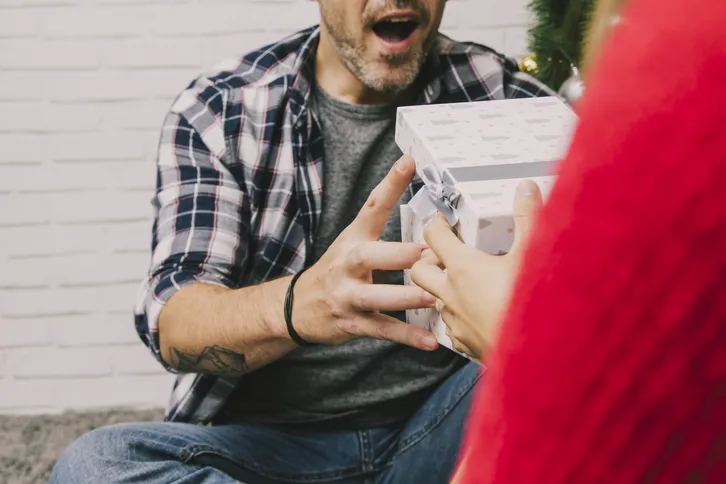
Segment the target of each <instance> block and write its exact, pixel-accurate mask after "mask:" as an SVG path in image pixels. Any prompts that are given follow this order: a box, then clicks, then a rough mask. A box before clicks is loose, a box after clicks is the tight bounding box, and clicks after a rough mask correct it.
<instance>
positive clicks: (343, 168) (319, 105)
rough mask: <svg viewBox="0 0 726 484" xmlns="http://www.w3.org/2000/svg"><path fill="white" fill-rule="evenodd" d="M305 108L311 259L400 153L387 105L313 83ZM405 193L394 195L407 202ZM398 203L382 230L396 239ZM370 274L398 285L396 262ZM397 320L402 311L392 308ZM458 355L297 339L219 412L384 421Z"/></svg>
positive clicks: (268, 418) (319, 421) (295, 419)
mask: <svg viewBox="0 0 726 484" xmlns="http://www.w3.org/2000/svg"><path fill="white" fill-rule="evenodd" d="M312 107H313V112H314V113H315V115H316V116H317V117H318V121H319V122H320V124H321V128H322V131H323V142H324V150H325V153H324V164H323V166H324V168H323V177H324V178H323V210H322V218H321V220H320V223H319V224H318V227H319V230H318V232H317V233H316V234H315V244H314V252H315V253H314V257H315V260H317V259H319V258H320V256H321V255H322V254H323V253H325V251H326V250H327V248H328V247H329V245H330V244H331V243H332V242H333V241H334V240H335V239H336V237H337V236H338V234H339V233H340V232H341V231H342V230H343V229H344V228H345V227H346V226H347V225H349V224H350V222H351V221H352V220H353V219H354V218H355V216H356V214H357V213H358V212H359V210H360V209H361V207H362V206H363V204H364V203H365V201H366V199H367V198H368V195H369V194H370V192H371V191H372V190H373V188H374V187H375V186H376V185H377V184H378V183H379V182H380V181H381V180H382V179H383V177H385V175H386V173H388V171H389V170H390V168H391V167H392V166H393V163H395V161H396V160H397V159H398V158H399V157H400V156H401V152H400V150H399V149H398V147H397V146H396V144H395V141H394V124H395V108H394V107H381V106H362V105H351V104H347V103H344V102H342V101H339V100H337V99H334V98H332V97H330V96H329V95H328V94H327V93H325V92H324V91H323V90H322V89H321V88H320V87H318V86H315V87H314V89H313V99H312ZM405 201H406V200H405V197H404V199H402V200H401V201H400V202H399V204H400V203H401V202H404V203H405ZM400 225H401V224H400V213H399V207H398V205H397V206H396V208H395V209H394V210H393V213H392V215H391V218H390V219H389V221H388V223H387V224H386V226H385V228H384V230H383V233H382V235H381V239H382V240H386V241H399V242H400V240H401V226H400ZM376 276H381V277H375V278H374V279H375V280H376V282H382V283H387V284H402V282H403V274H402V273H401V272H400V271H396V272H386V273H380V274H377V275H376ZM393 315H394V316H396V317H398V318H399V319H401V320H404V321H405V314H403V313H396V314H393ZM463 362H464V360H463V358H461V357H459V356H456V355H455V354H454V353H453V352H450V351H449V350H447V349H445V348H440V349H439V350H437V351H435V352H426V351H420V350H417V349H414V348H410V347H408V346H404V345H399V344H394V343H390V342H386V341H378V340H372V339H359V340H356V341H352V342H350V343H347V344H344V345H335V346H333V345H330V346H329V345H319V346H313V347H307V348H298V349H296V350H294V351H293V352H291V353H290V354H288V355H287V356H285V357H283V358H281V359H280V360H278V361H276V362H274V363H272V364H270V365H268V366H266V367H264V368H262V369H260V370H258V371H256V372H254V373H251V374H250V375H248V376H246V377H245V378H244V379H243V381H242V383H241V384H240V386H239V388H238V389H237V390H236V391H235V393H234V394H233V396H232V398H231V399H230V401H229V403H228V404H227V405H226V407H225V409H224V411H223V415H222V416H221V418H220V420H221V421H223V422H224V421H244V422H254V423H265V424H285V423H288V424H289V423H309V424H315V425H316V426H318V427H319V426H322V425H324V424H330V425H334V426H335V427H336V428H366V427H382V426H386V425H392V424H396V423H398V422H401V421H403V420H406V419H407V418H409V417H410V416H411V414H412V413H413V412H415V410H416V409H417V408H418V406H419V405H420V404H421V403H422V402H423V401H424V400H425V399H426V397H427V396H428V395H429V394H430V392H431V391H433V390H434V389H435V387H436V386H437V385H438V384H440V383H441V382H442V381H443V380H444V379H445V378H446V377H447V376H449V375H450V374H451V373H453V372H454V371H455V370H456V369H458V368H459V367H460V366H461V365H462V364H463Z"/></svg>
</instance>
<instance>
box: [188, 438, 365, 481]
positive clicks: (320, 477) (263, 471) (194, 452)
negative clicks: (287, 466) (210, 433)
mask: <svg viewBox="0 0 726 484" xmlns="http://www.w3.org/2000/svg"><path fill="white" fill-rule="evenodd" d="M203 454H213V455H216V456H217V457H220V458H222V459H225V460H228V461H230V462H232V463H234V464H236V465H238V466H240V467H242V468H244V469H245V470H248V471H251V472H254V473H256V474H259V475H261V476H263V477H267V478H271V479H278V480H282V481H286V482H325V481H333V480H335V479H340V478H344V477H356V476H360V475H364V474H365V473H366V472H365V471H363V470H361V469H356V468H350V469H341V470H337V471H330V472H321V473H317V474H285V473H278V472H274V471H272V470H270V469H267V468H264V467H260V466H259V465H257V464H255V463H254V462H250V461H247V460H245V459H239V458H236V457H233V456H231V455H229V454H227V453H226V452H223V451H220V450H219V449H216V448H214V447H210V446H206V445H198V444H197V445H191V446H188V447H185V448H184V449H182V452H181V458H182V462H184V463H185V464H191V462H190V461H191V460H192V459H194V458H195V457H197V456H200V455H203Z"/></svg>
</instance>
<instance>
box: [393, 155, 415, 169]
mask: <svg viewBox="0 0 726 484" xmlns="http://www.w3.org/2000/svg"><path fill="white" fill-rule="evenodd" d="M409 166H411V158H409V157H408V156H404V157H403V158H401V159H400V160H398V161H397V162H396V170H398V171H399V172H401V173H406V172H407V171H408V168H409Z"/></svg>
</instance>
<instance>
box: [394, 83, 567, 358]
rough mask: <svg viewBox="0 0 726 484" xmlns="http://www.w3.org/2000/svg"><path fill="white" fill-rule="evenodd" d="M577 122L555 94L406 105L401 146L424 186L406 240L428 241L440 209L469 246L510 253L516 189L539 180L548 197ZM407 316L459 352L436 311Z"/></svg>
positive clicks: (405, 214) (407, 219)
mask: <svg viewBox="0 0 726 484" xmlns="http://www.w3.org/2000/svg"><path fill="white" fill-rule="evenodd" d="M576 122H577V117H576V115H575V114H574V112H573V111H572V110H571V108H570V107H569V106H568V105H567V104H565V103H564V102H563V101H561V100H560V99H559V98H556V97H545V98H528V99H512V100H502V101H480V102H470V103H459V104H439V105H424V106H411V107H403V108H399V109H398V113H397V120H396V143H397V144H398V146H399V148H400V149H401V151H403V152H404V153H407V154H410V155H412V156H413V158H414V160H415V161H416V173H417V174H418V176H419V177H420V178H421V179H422V180H423V181H424V183H425V186H424V187H423V188H422V189H421V190H420V191H419V192H418V193H417V194H416V195H415V196H414V198H413V199H412V200H411V201H410V202H409V204H407V205H403V206H402V207H401V232H402V234H401V235H402V240H403V241H404V242H424V240H423V227H424V226H425V225H426V223H428V221H429V220H430V219H431V218H432V217H433V216H434V215H435V214H436V212H437V211H440V212H442V213H443V214H444V215H445V216H446V218H447V220H448V221H449V223H450V224H452V225H457V231H458V233H459V236H460V237H461V239H462V241H463V242H464V243H466V244H467V245H471V246H473V247H476V248H478V249H480V250H483V251H485V252H488V253H490V254H503V253H506V252H507V251H508V250H509V249H510V248H511V245H512V241H513V236H514V224H513V220H512V206H513V203H514V193H515V190H516V187H517V185H518V184H519V183H520V182H521V181H522V180H525V179H529V180H532V181H534V182H536V183H537V184H538V185H539V187H540V189H541V190H542V194H543V196H544V197H547V195H548V193H549V190H550V188H551V186H552V184H553V182H554V180H555V176H554V172H555V169H556V165H557V163H558V162H559V161H560V160H561V159H562V158H563V157H564V155H565V153H566V151H567V149H568V147H569V143H570V139H571V136H572V133H573V132H574V129H575V125H576ZM405 280H406V283H407V284H409V283H410V278H409V274H408V272H405ZM407 318H408V320H409V322H410V323H411V324H415V325H417V326H422V327H425V328H428V329H430V330H431V331H433V332H434V333H435V334H436V336H437V338H438V340H439V342H440V343H441V344H442V345H444V346H446V347H448V348H450V349H452V348H451V341H450V340H449V338H448V337H447V336H446V334H445V329H446V328H445V326H444V325H443V322H442V321H441V318H440V317H439V316H438V314H437V313H436V311H434V310H411V311H408V312H407Z"/></svg>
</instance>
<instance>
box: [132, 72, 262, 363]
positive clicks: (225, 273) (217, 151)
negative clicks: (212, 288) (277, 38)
mask: <svg viewBox="0 0 726 484" xmlns="http://www.w3.org/2000/svg"><path fill="white" fill-rule="evenodd" d="M223 98H224V92H222V91H217V90H216V89H214V88H213V87H211V86H206V87H205V88H203V89H200V88H195V87H190V89H188V90H187V91H185V92H183V93H182V95H181V96H180V97H179V98H178V99H177V100H176V102H175V104H174V106H173V107H172V109H171V111H170V113H169V114H168V115H167V117H166V120H165V121H164V124H163V127H162V133H161V139H160V142H159V148H158V157H157V183H156V185H157V186H156V194H155V196H154V198H153V205H154V208H155V218H154V224H153V229H152V247H151V248H152V257H151V264H150V268H149V271H148V274H147V276H146V278H145V279H144V281H143V283H142V287H141V289H140V291H139V295H138V297H137V301H136V309H135V321H136V330H137V332H138V333H139V336H140V337H141V339H142V340H143V341H144V343H145V344H146V345H147V346H148V347H149V348H150V349H151V351H152V352H153V354H154V356H155V357H156V358H157V359H158V360H159V361H160V362H161V363H162V364H163V365H164V367H165V368H166V369H167V370H169V371H174V370H173V369H172V368H171V367H170V366H169V365H167V364H166V363H165V362H164V360H163V359H162V358H161V353H160V348H159V334H158V320H159V314H160V313H161V310H162V308H163V307H164V305H165V304H166V302H167V301H168V300H169V299H170V298H171V297H172V296H173V295H174V294H176V293H177V292H179V291H180V290H181V289H182V288H183V287H185V286H187V285H189V284H195V283H206V284H215V285H219V286H223V287H228V288H235V287H237V283H238V281H239V280H240V278H241V273H242V271H243V268H244V266H245V263H246V260H247V242H248V234H249V220H250V216H249V213H250V212H249V204H248V197H247V195H246V193H245V191H244V184H243V183H240V179H239V178H237V177H235V175H233V173H232V172H231V170H230V167H229V164H227V163H225V161H224V160H225V159H226V158H227V157H228V156H230V154H229V153H228V152H227V148H226V142H225V135H224V124H223V122H224V121H223V119H224V118H223V116H222V113H217V112H215V109H214V108H213V107H212V106H214V107H217V108H218V109H220V110H221V109H222V108H221V106H223V105H224V100H223ZM220 101H221V102H220ZM238 176H239V175H238ZM200 324H201V323H200Z"/></svg>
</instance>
